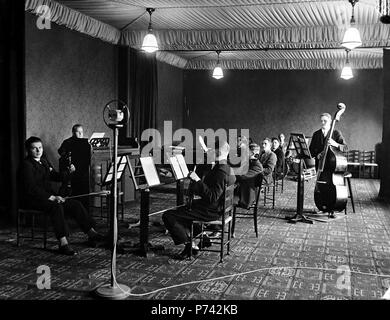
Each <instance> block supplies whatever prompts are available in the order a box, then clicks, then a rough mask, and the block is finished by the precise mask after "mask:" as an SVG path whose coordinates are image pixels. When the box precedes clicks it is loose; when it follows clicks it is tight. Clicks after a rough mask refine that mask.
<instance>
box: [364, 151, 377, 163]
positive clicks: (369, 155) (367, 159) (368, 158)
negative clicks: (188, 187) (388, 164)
mask: <svg viewBox="0 0 390 320" xmlns="http://www.w3.org/2000/svg"><path fill="white" fill-rule="evenodd" d="M361 161H362V162H363V163H375V161H376V159H375V151H363V152H362V154H361Z"/></svg>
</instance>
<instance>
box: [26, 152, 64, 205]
mask: <svg viewBox="0 0 390 320" xmlns="http://www.w3.org/2000/svg"><path fill="white" fill-rule="evenodd" d="M19 179H20V182H19V187H20V193H21V203H20V204H21V205H22V207H28V206H30V205H31V204H35V203H37V202H40V203H43V202H46V201H47V200H48V199H49V197H50V196H51V195H57V192H56V191H55V190H54V189H53V187H52V184H51V183H50V181H61V175H60V174H59V173H58V172H56V171H55V170H54V169H53V168H52V167H51V165H50V163H49V162H48V161H47V160H46V159H45V158H44V157H42V158H41V163H39V162H38V161H35V160H34V159H32V158H31V157H26V158H25V159H24V160H23V162H22V165H21V167H20V172H19Z"/></svg>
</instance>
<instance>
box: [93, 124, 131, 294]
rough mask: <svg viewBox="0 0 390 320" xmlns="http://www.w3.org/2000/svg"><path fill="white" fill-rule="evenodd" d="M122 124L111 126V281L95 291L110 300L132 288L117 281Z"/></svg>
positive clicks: (127, 292)
mask: <svg viewBox="0 0 390 320" xmlns="http://www.w3.org/2000/svg"><path fill="white" fill-rule="evenodd" d="M122 126H123V125H120V124H112V125H110V128H111V129H112V130H113V135H114V154H113V158H114V159H113V163H114V175H113V182H112V185H111V197H110V201H111V206H110V208H111V210H110V237H109V239H112V243H111V245H110V247H111V281H110V283H109V284H104V285H102V286H100V287H99V288H97V289H96V291H95V293H96V295H97V296H98V297H101V298H105V299H110V300H120V299H124V298H126V297H127V296H128V294H129V293H130V288H129V287H128V286H126V285H123V284H118V283H117V281H116V246H117V241H118V223H117V212H118V208H117V205H118V203H117V198H118V182H117V176H118V159H117V158H118V157H117V155H118V134H119V133H118V128H119V127H122Z"/></svg>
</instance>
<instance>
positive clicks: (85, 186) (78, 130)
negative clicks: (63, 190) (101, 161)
mask: <svg viewBox="0 0 390 320" xmlns="http://www.w3.org/2000/svg"><path fill="white" fill-rule="evenodd" d="M83 136H84V131H83V127H82V125H81V124H75V125H74V126H73V127H72V137H70V138H68V139H66V140H64V141H63V142H62V144H61V146H60V148H59V149H58V153H59V155H60V156H61V158H60V173H64V172H66V171H67V170H68V162H69V161H68V160H69V158H68V157H69V156H70V160H71V161H70V162H71V164H72V165H73V166H74V167H75V171H74V172H72V173H71V175H70V182H71V183H70V185H71V195H72V196H76V195H81V194H88V193H89V166H90V162H91V146H90V144H89V143H88V139H85V138H83ZM68 193H69V191H68ZM61 195H62V196H66V195H70V194H61ZM80 202H81V203H82V204H83V205H84V207H85V209H86V210H87V211H89V198H88V197H83V198H80Z"/></svg>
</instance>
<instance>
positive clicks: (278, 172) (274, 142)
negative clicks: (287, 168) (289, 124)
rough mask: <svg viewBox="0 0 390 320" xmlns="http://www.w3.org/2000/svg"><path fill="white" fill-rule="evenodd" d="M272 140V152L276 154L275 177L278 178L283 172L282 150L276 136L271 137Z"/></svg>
mask: <svg viewBox="0 0 390 320" xmlns="http://www.w3.org/2000/svg"><path fill="white" fill-rule="evenodd" d="M271 141H272V148H271V150H272V152H273V153H275V154H276V158H277V160H276V166H275V169H274V170H275V174H276V178H278V179H280V178H281V177H282V176H283V174H284V172H283V171H284V161H285V160H284V159H285V158H284V152H283V149H282V147H281V145H280V141H279V139H278V138H276V137H273V138H272V139H271Z"/></svg>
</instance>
